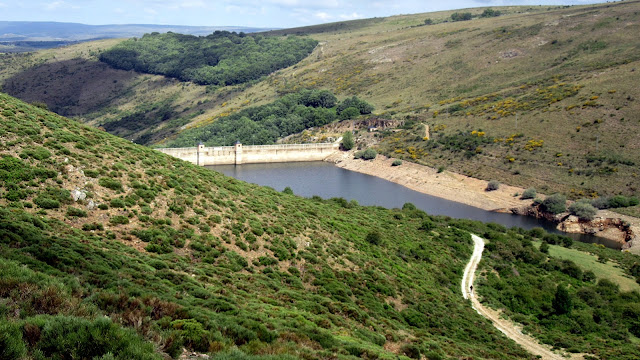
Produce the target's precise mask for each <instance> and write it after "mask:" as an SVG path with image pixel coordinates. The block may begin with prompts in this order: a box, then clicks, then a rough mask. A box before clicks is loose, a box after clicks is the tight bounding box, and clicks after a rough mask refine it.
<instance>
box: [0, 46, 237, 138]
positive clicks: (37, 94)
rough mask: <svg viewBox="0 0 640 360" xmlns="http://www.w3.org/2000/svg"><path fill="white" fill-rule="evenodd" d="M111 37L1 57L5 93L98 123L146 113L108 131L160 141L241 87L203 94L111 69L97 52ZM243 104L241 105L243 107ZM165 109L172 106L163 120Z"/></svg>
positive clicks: (190, 87)
mask: <svg viewBox="0 0 640 360" xmlns="http://www.w3.org/2000/svg"><path fill="white" fill-rule="evenodd" d="M121 41H122V39H109V40H100V41H93V42H88V43H81V44H77V45H73V46H68V47H63V48H56V49H48V50H43V51H39V52H36V53H29V54H5V55H1V56H0V64H1V66H0V79H1V80H2V83H3V84H2V87H3V89H4V91H5V92H8V93H11V94H12V95H14V96H17V97H19V98H21V99H22V100H24V101H27V102H39V103H46V104H47V105H48V107H49V108H50V109H51V110H53V111H55V112H56V113H59V114H62V115H65V116H72V117H74V118H75V119H77V120H79V121H82V122H84V123H87V124H89V125H92V126H95V127H98V126H100V125H104V124H107V123H111V122H116V121H119V120H122V119H123V118H126V117H127V116H132V115H136V114H138V113H142V114H144V115H145V116H144V117H142V120H140V118H139V119H138V120H136V121H135V122H133V123H132V124H129V125H130V126H118V127H116V128H115V129H114V130H113V131H112V133H114V134H116V135H119V136H122V137H125V138H127V139H131V140H135V141H136V142H140V143H151V142H157V141H161V140H163V139H164V138H165V137H166V136H171V135H172V134H175V132H176V131H177V130H178V129H180V127H181V126H183V125H185V124H187V123H189V122H191V121H198V120H204V119H208V118H211V117H212V116H214V115H215V114H217V113H219V112H221V111H220V109H223V110H224V109H225V106H223V104H224V103H225V101H227V99H228V98H229V97H230V96H232V95H233V94H235V93H237V92H238V91H239V89H237V88H234V87H227V88H224V89H221V90H219V91H217V92H215V93H213V94H212V93H207V91H206V87H204V86H198V85H195V84H185V83H182V82H180V81H178V80H175V79H169V78H165V77H163V76H159V75H149V74H140V73H136V72H134V71H123V70H116V69H111V68H109V67H108V66H106V65H105V64H103V63H101V62H99V61H98V60H97V56H98V55H99V53H100V51H102V50H104V49H108V48H110V47H112V46H114V45H115V44H117V43H119V42H121ZM247 105H249V103H248V102H247V103H244V104H243V105H242V106H243V107H244V106H247ZM166 109H169V110H170V111H171V113H170V116H169V118H168V120H166V119H165V120H163V115H164V113H162V112H161V110H163V111H165V112H166Z"/></svg>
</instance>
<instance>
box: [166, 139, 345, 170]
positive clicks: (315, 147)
mask: <svg viewBox="0 0 640 360" xmlns="http://www.w3.org/2000/svg"><path fill="white" fill-rule="evenodd" d="M339 147H340V143H339V142H335V143H322V144H281V145H247V146H243V145H242V144H240V143H237V144H235V146H214V147H205V146H204V145H198V146H196V147H188V148H160V149H156V150H158V151H160V152H163V153H165V154H167V155H171V156H173V157H176V158H178V159H182V160H185V161H189V162H191V163H193V164H196V165H200V166H207V165H233V164H235V165H240V164H262V163H278V162H296V161H321V160H324V159H326V158H327V157H328V156H329V155H331V154H332V153H334V152H336V151H338V149H339Z"/></svg>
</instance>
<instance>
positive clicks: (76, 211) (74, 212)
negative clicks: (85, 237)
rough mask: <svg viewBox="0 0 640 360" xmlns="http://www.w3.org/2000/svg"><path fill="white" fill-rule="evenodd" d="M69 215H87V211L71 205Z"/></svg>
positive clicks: (68, 210)
mask: <svg viewBox="0 0 640 360" xmlns="http://www.w3.org/2000/svg"><path fill="white" fill-rule="evenodd" d="M67 215H68V216H76V217H87V212H86V211H84V210H82V209H78V208H74V207H73V206H69V207H68V208H67Z"/></svg>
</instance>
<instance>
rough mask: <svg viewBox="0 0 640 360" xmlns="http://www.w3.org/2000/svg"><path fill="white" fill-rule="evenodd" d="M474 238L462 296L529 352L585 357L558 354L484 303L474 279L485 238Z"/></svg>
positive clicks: (558, 358)
mask: <svg viewBox="0 0 640 360" xmlns="http://www.w3.org/2000/svg"><path fill="white" fill-rule="evenodd" d="M471 238H472V239H473V244H474V247H473V254H472V255H471V259H469V263H467V267H466V268H465V269H464V275H463V276H462V285H461V290H462V296H463V297H464V298H465V299H470V300H471V306H473V308H474V309H475V310H476V311H477V312H478V314H480V315H481V316H483V317H485V318H487V319H489V320H491V322H492V323H493V326H495V327H496V329H498V330H500V331H501V332H502V333H503V334H505V335H506V336H507V337H508V338H510V339H511V340H513V341H515V342H516V343H518V344H519V345H520V346H522V347H523V348H524V349H525V350H527V351H528V352H530V353H532V354H534V355H538V356H540V357H541V358H542V359H549V360H566V359H567V357H568V358H571V359H583V356H582V354H567V355H566V356H562V355H560V354H556V353H555V352H553V351H552V350H551V348H550V347H549V346H547V345H542V344H540V343H538V341H537V340H535V339H534V338H532V337H531V336H529V335H525V334H523V333H522V331H521V330H520V328H518V326H517V325H515V324H514V323H512V322H511V321H509V320H506V319H502V318H501V317H500V312H498V311H496V310H493V309H489V308H487V307H485V306H483V305H482V304H480V301H478V299H477V298H476V297H475V293H474V291H473V288H472V285H473V280H474V278H475V272H476V269H477V268H478V264H479V263H480V259H482V251H483V250H484V240H482V238H480V237H479V236H476V235H473V234H472V235H471Z"/></svg>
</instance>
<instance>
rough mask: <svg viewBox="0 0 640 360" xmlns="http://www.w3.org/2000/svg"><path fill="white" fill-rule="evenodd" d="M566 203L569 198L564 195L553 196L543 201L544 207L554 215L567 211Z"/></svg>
mask: <svg viewBox="0 0 640 360" xmlns="http://www.w3.org/2000/svg"><path fill="white" fill-rule="evenodd" d="M566 203H567V198H566V197H565V196H564V195H562V194H553V195H551V196H549V197H547V198H546V199H544V201H542V207H543V209H544V210H545V211H548V212H550V213H552V214H560V213H562V212H565V211H566V210H567V205H566Z"/></svg>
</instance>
